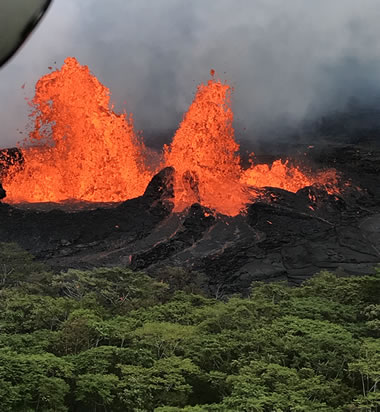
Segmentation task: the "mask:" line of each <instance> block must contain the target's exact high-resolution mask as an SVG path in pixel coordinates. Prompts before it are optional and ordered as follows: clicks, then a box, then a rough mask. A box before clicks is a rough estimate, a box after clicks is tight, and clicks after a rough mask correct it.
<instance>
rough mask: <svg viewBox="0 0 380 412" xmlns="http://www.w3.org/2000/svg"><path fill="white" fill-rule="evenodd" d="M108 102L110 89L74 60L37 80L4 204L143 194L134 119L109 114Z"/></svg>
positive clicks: (145, 174)
mask: <svg viewBox="0 0 380 412" xmlns="http://www.w3.org/2000/svg"><path fill="white" fill-rule="evenodd" d="M109 99H110V97H109V90H108V89H107V88H106V87H104V86H103V85H102V84H101V83H100V82H99V81H98V80H97V79H96V77H95V76H93V75H92V74H91V73H90V71H89V69H88V67H87V66H80V65H79V63H78V62H77V61H76V60H75V59H74V58H67V59H66V60H65V63H64V65H63V66H62V68H61V70H56V71H54V72H52V73H50V74H47V75H45V76H43V77H42V78H41V79H40V80H39V81H38V82H37V84H36V94H35V97H34V99H33V101H32V105H33V106H34V108H35V109H36V110H35V130H34V131H33V132H32V133H31V134H30V141H29V142H28V146H29V147H24V148H22V154H23V157H24V165H23V168H22V169H20V170H18V169H13V170H11V172H10V173H9V174H8V176H7V178H6V179H5V180H4V181H3V184H4V186H5V187H6V190H7V201H8V202H10V203H16V202H23V201H27V202H46V201H51V202H60V201H63V200H67V199H78V200H86V201H93V202H103V201H121V200H125V199H129V198H132V197H136V196H139V195H141V194H142V193H143V192H144V190H145V187H146V185H147V184H148V182H149V180H150V178H151V175H150V173H148V172H147V170H146V168H145V167H144V164H143V152H144V146H143V144H142V143H141V142H139V141H138V139H137V137H136V135H135V133H134V131H133V124H132V119H131V118H128V117H127V116H126V115H124V114H120V115H118V114H116V113H114V112H113V111H112V110H110V109H109Z"/></svg>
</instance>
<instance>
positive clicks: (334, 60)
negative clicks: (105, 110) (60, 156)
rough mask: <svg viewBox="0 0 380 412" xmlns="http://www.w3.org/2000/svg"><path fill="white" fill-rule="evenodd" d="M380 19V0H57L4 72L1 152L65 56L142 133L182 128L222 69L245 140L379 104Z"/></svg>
mask: <svg viewBox="0 0 380 412" xmlns="http://www.w3.org/2000/svg"><path fill="white" fill-rule="evenodd" d="M379 21H380V8H379V7H378V1H377V0H362V1H360V2H358V1H357V0H336V1H334V2H332V1H330V0H319V1H316V2H310V1H305V0H292V1H289V0H208V1H205V0H192V1H187V0H157V1H151V0H128V1H126V0H112V1H107V2H106V1H103V0H81V1H77V0H55V1H54V2H53V4H52V7H51V8H50V10H49V11H48V13H47V15H46V16H45V18H44V19H43V21H42V22H41V24H40V25H39V27H38V28H37V30H36V31H35V33H34V34H33V35H32V36H31V38H30V39H29V40H28V41H27V43H26V44H25V45H24V46H23V48H22V49H21V51H19V52H18V54H17V55H16V56H15V57H14V58H13V59H12V61H11V62H10V63H8V64H7V65H6V66H5V67H4V68H2V69H1V70H0V104H1V109H2V110H1V111H0V147H1V146H3V147H4V146H11V145H14V144H15V143H16V141H18V140H20V139H22V138H23V134H19V133H25V130H26V124H27V113H28V106H27V102H26V101H25V100H24V98H32V96H33V88H34V84H35V82H36V81H37V80H38V78H39V77H40V76H42V75H43V74H45V73H46V72H48V66H53V67H60V66H61V65H62V63H63V60H64V59H65V58H66V57H67V56H74V57H76V58H77V59H78V60H79V62H80V63H81V64H86V65H88V66H89V67H90V69H91V71H92V72H93V73H94V74H95V75H96V76H97V77H98V78H99V80H100V81H101V82H102V83H104V84H105V85H106V86H107V87H109V88H110V90H111V93H112V97H111V99H112V101H113V102H114V103H115V106H116V108H117V109H118V110H124V109H125V110H126V111H127V112H131V113H133V115H134V118H135V125H136V128H137V129H138V130H143V133H144V131H147V132H149V131H155V132H162V131H165V130H170V129H175V128H176V126H177V125H178V123H179V122H180V120H181V118H182V116H183V113H184V112H185V111H186V109H187V108H188V106H189V104H190V103H191V101H192V98H193V95H194V92H195V91H196V86H197V84H198V83H200V82H202V81H206V80H207V79H208V78H209V77H210V75H209V72H210V69H215V70H216V72H217V74H218V77H220V78H221V79H222V80H226V81H227V82H228V83H229V84H231V85H232V86H233V87H234V95H233V107H234V112H235V122H236V128H237V129H238V130H240V131H242V130H244V129H245V132H244V134H245V138H250V139H252V140H254V139H255V138H256V137H257V136H258V135H259V134H260V133H262V131H263V130H266V131H268V133H267V134H268V136H270V135H271V133H273V135H275V134H276V131H277V132H278V131H279V130H280V129H281V127H284V128H285V127H286V125H293V124H297V123H298V122H300V121H302V120H303V119H305V118H310V117H313V116H314V117H317V116H319V115H320V114H321V113H323V112H325V111H328V110H333V109H339V108H342V107H344V106H345V105H346V104H347V101H348V100H349V99H350V97H351V96H356V97H357V98H358V99H359V100H361V101H363V102H371V101H374V100H376V99H377V97H378V96H379V95H380V93H379V91H380V41H379V38H380V25H379ZM55 62H56V63H55ZM24 83H25V84H26V86H25V88H23V89H22V88H21V86H22V85H23V84H24ZM279 125H282V126H281V127H279ZM169 138H170V136H168V139H169Z"/></svg>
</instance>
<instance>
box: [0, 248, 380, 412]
mask: <svg viewBox="0 0 380 412" xmlns="http://www.w3.org/2000/svg"><path fill="white" fill-rule="evenodd" d="M221 270H223V268H221ZM198 278H199V276H198V275H196V274H192V273H190V272H185V271H184V270H182V269H173V268H171V269H170V268H168V269H166V270H163V271H162V272H161V273H159V274H157V277H156V279H155V280H154V279H152V278H151V277H149V276H147V275H146V274H144V273H141V272H132V271H130V270H128V269H125V268H98V269H94V270H91V271H81V270H73V269H72V270H69V271H67V272H65V273H61V274H53V273H51V272H49V271H48V270H47V269H46V268H45V267H44V266H43V265H41V264H39V263H36V262H35V261H34V260H33V258H32V257H31V256H30V255H28V254H27V253H25V252H23V251H22V250H20V249H18V248H17V247H16V246H15V245H9V244H0V410H1V411H2V412H6V411H12V412H14V411H81V412H82V411H97V412H100V411H116V412H117V411H153V410H154V411H157V412H176V411H189V412H190V411H191V412H200V411H331V412H332V411H376V410H377V409H376V408H378V410H380V407H379V405H380V393H379V390H378V386H379V385H380V383H379V379H380V339H379V338H380V302H379V297H380V270H379V271H378V275H377V276H362V277H351V278H344V277H337V276H335V275H334V274H331V273H328V272H322V273H320V274H318V275H316V276H314V277H313V278H312V279H311V280H309V281H308V282H306V283H305V284H304V285H303V286H302V287H299V288H289V287H287V286H286V285H285V284H282V283H269V284H263V283H260V284H255V285H254V286H253V288H252V290H251V292H250V295H249V297H247V298H241V297H237V296H236V297H230V298H229V299H228V300H223V301H221V300H217V299H214V298H210V297H206V296H204V295H203V294H202V292H201V290H200V289H199V287H198V280H199V279H198ZM184 280H186V281H184Z"/></svg>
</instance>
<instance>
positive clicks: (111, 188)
mask: <svg viewBox="0 0 380 412" xmlns="http://www.w3.org/2000/svg"><path fill="white" fill-rule="evenodd" d="M212 74H213V73H212ZM230 94H231V88H230V87H229V86H228V85H227V84H224V83H222V82H221V81H219V80H216V79H214V78H212V79H211V80H209V81H208V83H207V84H206V85H204V84H201V85H200V86H199V87H198V91H197V93H196V96H195V98H194V101H193V103H192V104H191V106H190V108H189V110H188V112H187V113H186V114H185V116H184V118H183V121H182V123H181V125H180V127H179V129H178V130H177V132H176V134H175V136H174V138H173V141H172V143H171V144H170V145H169V146H165V147H164V153H163V155H162V160H161V162H160V165H159V167H156V169H154V170H153V169H152V165H150V164H149V161H148V159H149V156H148V149H147V148H146V147H145V146H144V144H143V142H142V140H141V138H140V137H139V136H138V135H137V134H136V133H135V132H134V129H133V120H132V117H131V116H127V115H126V114H116V113H115V112H114V111H113V110H112V108H110V107H109V104H110V92H109V90H108V89H107V88H106V87H105V86H103V85H102V84H101V83H100V82H99V81H98V80H97V78H96V77H95V76H94V75H92V74H91V73H90V71H89V69H88V67H87V66H81V65H80V64H79V63H78V62H77V60H76V59H75V58H71V57H70V58H67V59H66V60H65V62H64V64H63V66H62V68H61V69H60V70H55V71H54V72H52V73H50V74H47V75H45V76H43V77H42V78H41V79H40V80H39V81H38V82H37V84H36V94H35V96H34V98H33V100H32V101H31V103H30V104H31V106H32V107H33V109H34V111H33V113H32V114H31V116H32V117H33V119H34V130H33V132H32V133H30V136H29V139H28V141H26V142H24V143H22V144H21V146H20V150H21V152H22V155H23V159H24V161H23V163H22V164H15V165H12V166H11V167H10V168H9V169H8V172H7V175H6V176H5V178H3V181H2V183H3V186H4V188H5V189H6V191H7V198H6V200H7V202H9V203H20V202H48V201H49V202H62V201H67V200H74V199H75V200H82V201H90V202H118V201H123V200H127V199H131V198H134V197H137V196H140V195H142V194H143V193H144V190H145V188H146V186H147V184H148V182H149V181H150V179H151V178H152V176H153V175H154V174H155V173H156V172H158V170H159V169H160V168H163V167H165V166H173V167H174V168H175V170H176V178H175V199H174V201H175V209H174V210H175V211H181V210H183V209H184V208H186V207H188V206H190V205H191V204H193V203H195V202H199V203H201V204H203V205H204V206H207V207H209V208H211V209H213V210H215V211H216V212H219V213H223V214H226V215H231V216H234V215H236V214H238V213H239V212H240V211H242V210H243V209H244V207H245V204H246V203H248V202H249V201H252V199H253V197H254V196H255V193H256V192H255V191H254V190H252V187H264V186H273V187H280V188H283V189H286V190H288V191H292V192H296V191H297V190H299V189H300V188H302V187H305V186H309V185H312V184H318V185H323V186H325V187H327V188H328V190H329V191H334V190H337V188H336V186H337V183H338V180H337V174H336V171H335V170H328V171H324V172H319V173H314V174H313V173H311V172H310V171H303V170H301V169H300V168H299V167H295V166H290V165H289V163H288V162H287V161H281V160H278V161H276V162H274V163H273V164H272V165H255V164H253V163H252V164H251V167H250V168H249V169H247V170H242V168H241V165H240V163H241V162H240V157H239V154H238V150H239V145H238V144H237V143H236V142H235V140H234V130H233V126H232V122H233V112H232V109H231V105H230Z"/></svg>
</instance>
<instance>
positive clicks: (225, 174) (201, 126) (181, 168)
mask: <svg viewBox="0 0 380 412" xmlns="http://www.w3.org/2000/svg"><path fill="white" fill-rule="evenodd" d="M230 93H231V90H230V87H229V86H228V85H226V84H222V83H221V82H219V81H215V80H209V82H208V83H207V85H200V86H199V87H198V92H197V94H196V96H195V99H194V101H193V103H192V104H191V106H190V108H189V110H188V112H187V113H186V115H185V117H184V119H183V121H182V123H181V125H180V127H179V129H178V130H177V132H176V134H175V136H174V139H173V142H172V144H171V145H170V146H169V147H165V163H166V164H167V165H171V166H174V168H175V170H176V181H175V186H174V187H175V206H176V208H175V210H182V209H183V208H184V207H186V206H188V205H189V204H192V203H194V202H199V203H201V204H203V205H204V206H207V207H209V208H211V209H215V210H217V211H219V212H220V213H223V214H227V215H236V214H238V213H239V211H240V210H241V209H242V208H243V207H244V205H245V203H247V202H248V201H249V198H248V196H247V194H246V193H244V191H243V186H242V185H241V184H240V183H239V179H240V175H241V168H240V158H239V156H238V154H237V151H238V150H239V145H238V144H237V143H236V142H235V140H234V130H233V128H232V120H233V113H232V110H231V107H230Z"/></svg>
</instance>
